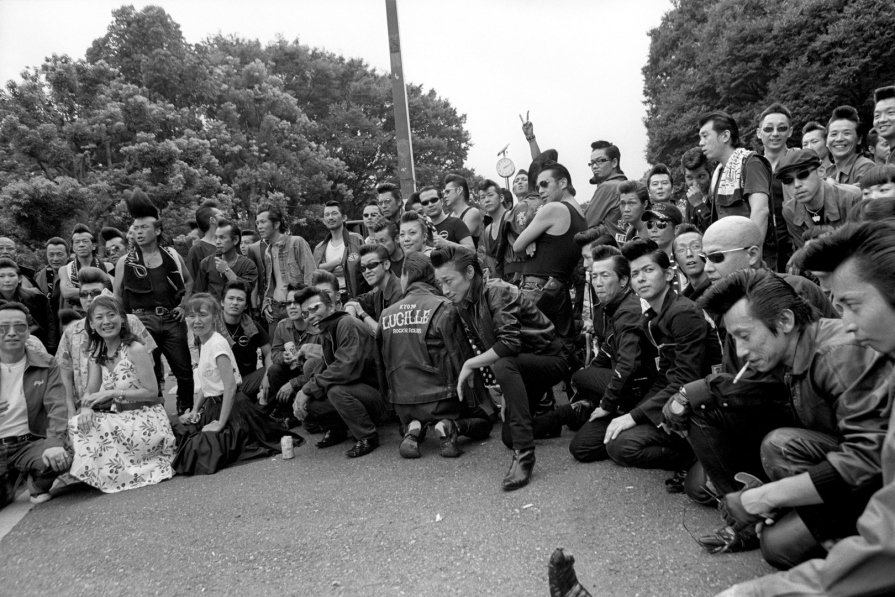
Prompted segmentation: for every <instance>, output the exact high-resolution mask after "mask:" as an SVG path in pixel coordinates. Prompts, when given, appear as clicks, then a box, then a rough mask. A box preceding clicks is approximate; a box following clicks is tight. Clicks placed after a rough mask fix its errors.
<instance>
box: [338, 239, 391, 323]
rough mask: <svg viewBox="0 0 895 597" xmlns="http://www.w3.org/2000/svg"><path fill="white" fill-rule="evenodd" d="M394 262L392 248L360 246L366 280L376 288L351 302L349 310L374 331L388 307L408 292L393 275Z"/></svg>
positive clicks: (361, 263)
mask: <svg viewBox="0 0 895 597" xmlns="http://www.w3.org/2000/svg"><path fill="white" fill-rule="evenodd" d="M391 266H392V263H391V261H389V258H388V250H387V249H386V248H385V247H383V246H382V245H362V246H361V248H360V268H361V271H362V272H363V273H364V280H366V281H367V284H369V285H370V287H372V288H373V290H371V291H370V292H365V293H363V294H362V295H360V296H358V297H357V300H354V301H349V302H348V303H347V304H346V305H345V311H347V312H348V314H349V315H354V316H355V317H357V318H358V319H360V320H361V321H363V322H364V323H365V324H367V325H368V326H369V327H370V329H371V330H373V332H374V333H376V332H377V331H379V317H380V316H381V315H382V312H383V311H384V310H385V309H386V307H390V306H391V305H393V304H395V303H396V302H398V301H399V300H401V297H402V296H403V295H404V292H403V291H402V290H401V280H400V278H398V277H397V276H394V275H392V272H391Z"/></svg>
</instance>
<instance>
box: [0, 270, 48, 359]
mask: <svg viewBox="0 0 895 597" xmlns="http://www.w3.org/2000/svg"><path fill="white" fill-rule="evenodd" d="M21 275H22V274H21V268H20V267H19V266H18V264H16V262H15V261H13V260H12V259H6V258H0V302H5V301H9V302H14V303H22V304H23V305H25V307H27V309H28V312H29V318H28V323H29V325H30V328H29V335H31V334H33V335H34V336H35V338H37V339H38V340H40V342H41V343H42V344H43V345H44V346H46V347H47V350H49V351H50V352H51V353H52V352H55V351H56V343H57V338H58V336H57V334H56V318H55V317H53V313H52V310H51V308H50V301H49V299H47V297H46V295H44V294H43V293H42V292H41V291H40V290H39V289H37V288H34V287H33V286H32V287H31V288H25V287H24V286H23V285H22V282H21Z"/></svg>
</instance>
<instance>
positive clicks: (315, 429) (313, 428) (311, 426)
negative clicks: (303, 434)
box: [301, 419, 323, 433]
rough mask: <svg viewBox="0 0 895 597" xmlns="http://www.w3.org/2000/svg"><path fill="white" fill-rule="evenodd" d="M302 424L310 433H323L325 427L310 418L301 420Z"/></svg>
mask: <svg viewBox="0 0 895 597" xmlns="http://www.w3.org/2000/svg"><path fill="white" fill-rule="evenodd" d="M301 426H302V427H303V428H304V430H305V431H307V432H308V433H323V427H321V426H320V425H318V424H317V423H315V422H314V421H309V420H307V419H305V420H304V421H302V422H301Z"/></svg>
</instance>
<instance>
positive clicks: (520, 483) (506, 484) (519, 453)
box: [502, 448, 535, 491]
mask: <svg viewBox="0 0 895 597" xmlns="http://www.w3.org/2000/svg"><path fill="white" fill-rule="evenodd" d="M534 466H535V449H534V448H528V449H527V450H513V463H512V464H511V465H510V470H509V471H507V476H506V477H504V479H503V484H502V487H503V489H504V491H513V490H514V489H519V488H520V487H525V486H526V485H528V482H529V481H531V471H532V469H533V468H534Z"/></svg>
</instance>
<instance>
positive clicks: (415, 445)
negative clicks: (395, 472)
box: [398, 433, 421, 458]
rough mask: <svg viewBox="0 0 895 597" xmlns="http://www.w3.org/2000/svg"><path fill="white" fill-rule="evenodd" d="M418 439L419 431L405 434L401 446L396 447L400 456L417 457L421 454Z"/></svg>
mask: <svg viewBox="0 0 895 597" xmlns="http://www.w3.org/2000/svg"><path fill="white" fill-rule="evenodd" d="M419 441H420V436H419V433H416V434H413V433H407V434H405V435H404V440H403V441H402V442H401V446H400V447H399V448H398V454H400V455H401V458H419V457H420V456H421V454H420V444H419Z"/></svg>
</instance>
